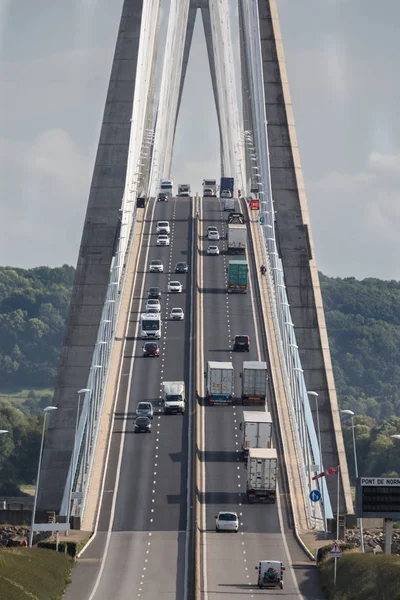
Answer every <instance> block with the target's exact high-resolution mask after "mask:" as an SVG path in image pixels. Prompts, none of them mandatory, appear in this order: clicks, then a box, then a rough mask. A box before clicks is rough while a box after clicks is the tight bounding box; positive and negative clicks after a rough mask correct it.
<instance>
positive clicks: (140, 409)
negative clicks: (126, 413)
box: [136, 401, 154, 419]
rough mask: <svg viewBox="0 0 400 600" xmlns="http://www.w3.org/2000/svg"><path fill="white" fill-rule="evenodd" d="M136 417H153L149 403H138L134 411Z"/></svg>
mask: <svg viewBox="0 0 400 600" xmlns="http://www.w3.org/2000/svg"><path fill="white" fill-rule="evenodd" d="M136 416H137V417H148V418H149V419H152V418H153V417H154V409H153V405H152V403H151V402H147V401H146V402H139V404H138V405H137V409H136Z"/></svg>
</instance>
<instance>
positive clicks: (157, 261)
mask: <svg viewBox="0 0 400 600" xmlns="http://www.w3.org/2000/svg"><path fill="white" fill-rule="evenodd" d="M151 264H152V265H161V260H152V261H151Z"/></svg>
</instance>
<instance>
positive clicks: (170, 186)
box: [159, 179, 174, 198]
mask: <svg viewBox="0 0 400 600" xmlns="http://www.w3.org/2000/svg"><path fill="white" fill-rule="evenodd" d="M159 193H160V194H165V195H166V196H170V197H171V198H172V196H173V195H174V182H173V181H172V179H160V189H159Z"/></svg>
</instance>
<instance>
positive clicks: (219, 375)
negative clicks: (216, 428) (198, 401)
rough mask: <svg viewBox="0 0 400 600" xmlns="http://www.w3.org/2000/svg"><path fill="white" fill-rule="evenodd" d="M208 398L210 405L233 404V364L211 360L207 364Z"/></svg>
mask: <svg viewBox="0 0 400 600" xmlns="http://www.w3.org/2000/svg"><path fill="white" fill-rule="evenodd" d="M205 377H206V397H207V400H208V402H209V403H210V404H232V402H233V392H234V371H233V364H232V363H231V362H223V361H219V360H209V361H208V363H207V371H206V373H205Z"/></svg>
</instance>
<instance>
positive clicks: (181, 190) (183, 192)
mask: <svg viewBox="0 0 400 600" xmlns="http://www.w3.org/2000/svg"><path fill="white" fill-rule="evenodd" d="M178 196H190V185H189V184H188V183H180V184H179V185H178Z"/></svg>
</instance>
